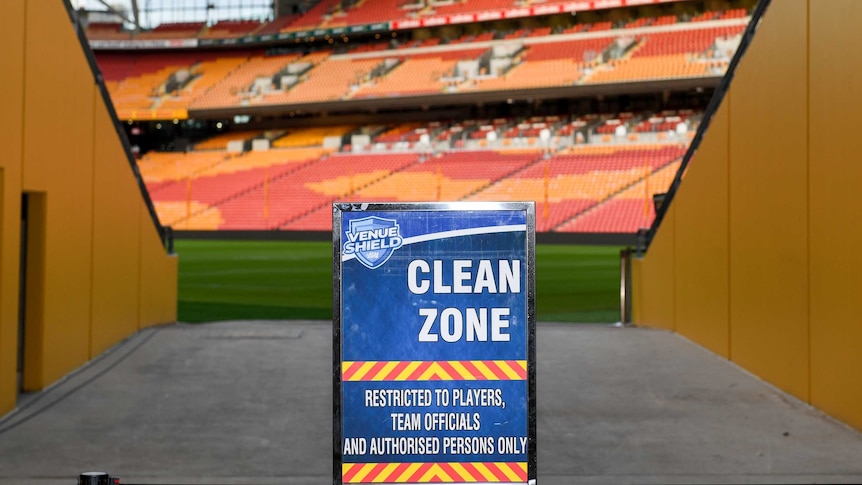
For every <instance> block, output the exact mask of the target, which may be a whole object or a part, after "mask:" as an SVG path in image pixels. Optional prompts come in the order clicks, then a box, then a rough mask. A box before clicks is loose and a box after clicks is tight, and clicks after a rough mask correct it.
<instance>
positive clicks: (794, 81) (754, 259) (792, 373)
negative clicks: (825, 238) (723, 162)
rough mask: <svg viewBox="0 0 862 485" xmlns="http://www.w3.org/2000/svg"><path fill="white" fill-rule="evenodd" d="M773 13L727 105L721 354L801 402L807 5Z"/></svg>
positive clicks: (788, 3) (786, 4) (789, 4)
mask: <svg viewBox="0 0 862 485" xmlns="http://www.w3.org/2000/svg"><path fill="white" fill-rule="evenodd" d="M772 7H773V8H770V11H769V12H768V13H767V15H766V18H765V19H764V21H763V22H762V24H761V26H760V32H759V34H758V35H757V36H756V37H755V38H754V41H753V42H752V44H751V46H750V48H749V51H748V53H747V54H746V58H745V60H744V61H743V62H742V63H741V65H740V66H739V68H738V69H737V72H736V76H735V78H734V81H733V85H732V86H731V90H730V94H731V95H730V98H729V99H728V100H727V101H728V102H729V104H730V116H731V121H730V245H731V248H730V254H731V256H730V325H731V329H730V339H731V346H730V352H731V357H732V359H733V360H734V361H736V362H738V363H739V364H740V365H742V366H743V367H746V368H748V369H751V370H752V371H753V372H755V373H756V374H758V375H760V376H763V377H764V378H766V379H767V380H769V381H771V382H773V383H774V384H776V385H777V386H778V387H780V388H782V389H784V390H786V391H789V392H791V393H792V394H794V395H796V396H798V397H800V398H802V399H807V398H808V358H807V355H808V285H807V280H806V277H807V272H808V258H807V254H808V246H807V225H808V219H807V212H808V210H807V181H806V177H807V170H808V166H807V165H808V161H807V152H808V146H807V126H806V113H807V105H806V103H807V83H806V78H807V67H808V66H807V62H806V53H807V45H806V1H805V0H781V1H778V2H773V4H772ZM787 53H792V55H786V54H787ZM779 80H780V81H779ZM779 120H780V122H778V121H779Z"/></svg>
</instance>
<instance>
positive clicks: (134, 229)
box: [90, 86, 152, 358]
mask: <svg viewBox="0 0 862 485" xmlns="http://www.w3.org/2000/svg"><path fill="white" fill-rule="evenodd" d="M93 89H96V88H95V86H94V87H93ZM94 134H95V138H94V143H95V172H94V178H93V181H94V183H93V211H94V213H93V294H92V305H93V321H92V327H91V334H92V343H91V349H90V357H91V358H92V357H94V356H95V355H98V354H99V353H101V352H102V351H104V350H105V349H107V348H109V347H110V346H111V345H113V344H115V343H116V342H118V341H120V340H122V339H123V338H125V337H126V336H128V335H130V334H132V333H134V332H135V331H137V330H138V327H139V324H138V304H139V301H138V297H139V291H140V288H139V286H140V265H139V261H138V257H137V255H138V254H139V253H140V239H141V238H140V224H139V222H138V219H139V208H140V205H141V197H140V194H139V193H138V192H137V191H135V190H133V188H134V187H135V184H136V180H135V178H134V176H133V173H132V170H131V167H129V164H128V162H127V159H126V155H125V152H124V151H123V145H122V144H121V143H120V140H119V138H118V137H117V134H116V130H115V128H114V124H113V122H112V121H111V118H110V117H109V116H108V111H107V108H106V106H105V104H104V102H103V100H102V98H101V97H97V98H96V112H95V131H94ZM147 222H150V225H152V222H151V221H149V220H148V221H147ZM121 227H125V228H127V229H125V230H117V229H118V228H121Z"/></svg>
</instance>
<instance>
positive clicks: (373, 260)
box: [348, 216, 401, 269]
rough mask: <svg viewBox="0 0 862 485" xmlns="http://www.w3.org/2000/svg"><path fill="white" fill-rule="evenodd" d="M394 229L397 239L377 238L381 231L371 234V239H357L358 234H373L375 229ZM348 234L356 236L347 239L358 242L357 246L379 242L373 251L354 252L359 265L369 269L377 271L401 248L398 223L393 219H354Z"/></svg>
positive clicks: (375, 217) (374, 217)
mask: <svg viewBox="0 0 862 485" xmlns="http://www.w3.org/2000/svg"><path fill="white" fill-rule="evenodd" d="M392 227H395V228H396V234H398V237H396V238H393V237H388V236H386V237H379V234H381V233H382V232H383V231H378V234H372V237H370V238H368V239H366V240H364V241H363V240H362V239H360V238H359V236H358V234H360V233H363V232H374V231H375V230H377V229H384V230H385V229H389V228H392ZM348 232H349V233H350V234H353V235H356V238H348V239H352V240H356V241H358V243H359V244H362V243H363V242H364V243H367V245H368V246H371V245H373V243H374V241H379V243H378V244H377V245H378V246H379V248H374V249H363V250H357V251H356V252H355V254H356V259H358V260H359V262H360V263H362V264H363V265H365V266H366V267H368V268H369V269H377V268H379V267H381V266H383V264H384V263H386V261H388V260H389V257H390V256H392V253H393V252H395V250H396V249H398V248H399V247H401V237H400V232H401V231H400V230H399V229H398V223H397V222H396V221H395V219H385V218H383V217H377V216H369V217H365V218H362V219H354V220H351V221H350V227H349V229H348Z"/></svg>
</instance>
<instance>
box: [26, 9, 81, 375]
mask: <svg viewBox="0 0 862 485" xmlns="http://www.w3.org/2000/svg"><path fill="white" fill-rule="evenodd" d="M39 7H43V8H39ZM26 25H27V34H26V35H27V42H26V52H27V62H26V66H27V69H26V71H25V76H26V78H25V86H26V89H25V95H24V130H25V131H24V152H23V154H24V189H25V190H39V191H47V192H48V194H47V208H46V238H45V251H46V254H45V272H46V273H45V281H46V284H45V289H44V291H45V329H44V351H45V355H47V356H50V358H49V359H45V362H44V364H43V366H42V371H43V379H44V383H48V382H51V381H54V380H56V379H58V378H60V377H62V376H63V375H64V374H66V373H67V372H68V371H69V369H74V368H75V367H77V366H79V365H81V364H83V363H84V362H86V361H87V359H88V357H89V341H90V334H89V332H90V285H91V274H90V271H91V257H90V253H91V244H92V215H93V210H92V197H91V195H90V194H92V183H93V171H92V170H93V169H92V167H93V109H94V93H93V89H92V87H93V76H92V74H91V72H90V71H89V68H88V66H87V63H86V59H85V57H84V54H83V52H82V51H81V48H80V46H79V44H77V43H76V42H70V40H72V39H74V37H73V36H74V31H73V30H72V25H71V23H70V21H69V17H68V15H67V14H66V12H65V9H63V8H51V9H48V8H44V3H42V2H40V3H34V4H32V6H31V7H30V8H28V11H27V21H26ZM61 38H66V39H67V40H66V41H65V42H63V41H60V39H61ZM49 188H50V191H49V190H48V189H49ZM72 254H74V255H75V257H69V255H72Z"/></svg>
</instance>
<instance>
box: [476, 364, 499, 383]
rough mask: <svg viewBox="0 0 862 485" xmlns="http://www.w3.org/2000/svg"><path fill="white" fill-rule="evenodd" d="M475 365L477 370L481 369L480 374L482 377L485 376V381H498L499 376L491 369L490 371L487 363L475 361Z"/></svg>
mask: <svg viewBox="0 0 862 485" xmlns="http://www.w3.org/2000/svg"><path fill="white" fill-rule="evenodd" d="M473 365H475V366H476V368H477V369H479V372H481V373H482V375H483V376H485V379H488V380H491V381H496V380H497V376H496V375H495V374H494V373H493V372H491V369H489V368H488V366H487V365H485V363H484V362H482V361H481V360H475V361H473Z"/></svg>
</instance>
